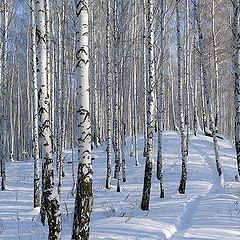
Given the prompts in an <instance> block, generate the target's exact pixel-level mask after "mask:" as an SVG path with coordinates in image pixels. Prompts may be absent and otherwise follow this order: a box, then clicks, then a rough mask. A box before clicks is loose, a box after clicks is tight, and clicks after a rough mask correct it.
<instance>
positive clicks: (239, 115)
mask: <svg viewBox="0 0 240 240" xmlns="http://www.w3.org/2000/svg"><path fill="white" fill-rule="evenodd" d="M232 4H233V22H232V32H233V70H234V80H235V89H234V97H235V147H236V154H237V168H238V175H239V176H240V30H239V28H240V19H239V18H240V1H239V0H234V1H232Z"/></svg>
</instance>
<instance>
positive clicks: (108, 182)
mask: <svg viewBox="0 0 240 240" xmlns="http://www.w3.org/2000/svg"><path fill="white" fill-rule="evenodd" d="M106 64H107V66H106V67H107V68H106V79H107V86H106V95H107V149H106V150H107V178H106V188H107V189H110V188H111V174H112V164H111V157H112V149H111V146H112V145H111V142H112V127H111V125H112V121H111V82H110V77H111V76H110V1H109V0H107V24H106Z"/></svg>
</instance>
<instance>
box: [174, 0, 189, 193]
mask: <svg viewBox="0 0 240 240" xmlns="http://www.w3.org/2000/svg"><path fill="white" fill-rule="evenodd" d="M179 3H180V0H176V23H177V57H178V107H179V110H178V111H179V123H180V128H179V129H180V134H181V153H182V173H181V180H180V184H179V188H178V191H179V193H181V194H184V193H185V190H186V182H187V156H188V149H187V134H186V131H185V126H184V120H185V119H184V111H183V77H182V62H183V58H182V46H181V28H180V27H181V26H180V21H181V19H180V14H179Z"/></svg>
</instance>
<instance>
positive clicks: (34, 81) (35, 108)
mask: <svg viewBox="0 0 240 240" xmlns="http://www.w3.org/2000/svg"><path fill="white" fill-rule="evenodd" d="M30 7H31V22H32V26H31V28H32V29H31V30H32V31H31V34H32V48H31V50H32V86H33V158H34V190H33V199H34V200H33V206H34V207H39V206H40V192H39V180H40V176H39V145H38V142H39V138H38V86H37V53H36V31H35V30H36V25H35V5H34V0H30Z"/></svg>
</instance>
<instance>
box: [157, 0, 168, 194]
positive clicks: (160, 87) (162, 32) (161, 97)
mask: <svg viewBox="0 0 240 240" xmlns="http://www.w3.org/2000/svg"><path fill="white" fill-rule="evenodd" d="M165 6H166V5H165V1H161V5H160V28H161V29H160V79H159V82H158V89H157V90H158V91H157V92H158V94H157V101H158V111H157V117H158V155H157V179H158V180H159V182H160V198H164V188H163V163H162V160H163V154H162V132H163V122H164V92H165V89H164V87H165V82H164V66H163V60H164V40H165V39H164V36H165V29H164V28H165V26H164V25H165V12H164V11H165V9H164V7H165Z"/></svg>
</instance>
